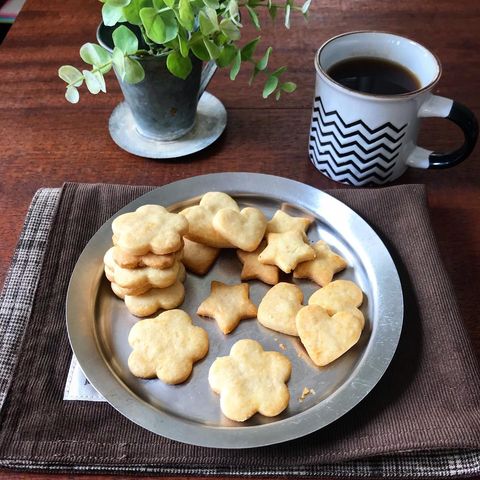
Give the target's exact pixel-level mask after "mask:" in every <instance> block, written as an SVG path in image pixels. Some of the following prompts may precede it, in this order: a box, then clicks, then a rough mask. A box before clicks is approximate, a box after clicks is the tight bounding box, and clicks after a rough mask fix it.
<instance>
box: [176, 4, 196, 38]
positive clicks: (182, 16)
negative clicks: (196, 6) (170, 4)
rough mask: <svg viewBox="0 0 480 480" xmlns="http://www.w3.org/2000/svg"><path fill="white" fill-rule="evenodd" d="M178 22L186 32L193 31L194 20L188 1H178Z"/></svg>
mask: <svg viewBox="0 0 480 480" xmlns="http://www.w3.org/2000/svg"><path fill="white" fill-rule="evenodd" d="M178 20H179V22H180V24H181V25H182V26H183V27H185V28H186V29H187V30H189V31H192V30H193V26H194V20H195V18H194V15H193V10H192V7H191V5H190V2H189V0H180V3H179V5H178Z"/></svg>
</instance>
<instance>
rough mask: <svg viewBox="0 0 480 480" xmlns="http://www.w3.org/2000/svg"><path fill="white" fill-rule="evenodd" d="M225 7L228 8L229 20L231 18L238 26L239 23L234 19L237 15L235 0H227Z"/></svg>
mask: <svg viewBox="0 0 480 480" xmlns="http://www.w3.org/2000/svg"><path fill="white" fill-rule="evenodd" d="M227 9H228V13H229V14H230V20H232V21H233V22H234V23H237V24H238V25H239V26H240V23H239V22H236V21H235V20H236V19H237V18H238V17H239V14H238V2H237V0H230V1H229V2H228V8H227Z"/></svg>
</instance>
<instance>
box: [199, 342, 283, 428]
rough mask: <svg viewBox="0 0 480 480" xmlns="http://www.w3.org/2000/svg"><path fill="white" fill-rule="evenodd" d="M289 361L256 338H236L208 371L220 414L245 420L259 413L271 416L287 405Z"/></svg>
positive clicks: (236, 419)
mask: <svg viewBox="0 0 480 480" xmlns="http://www.w3.org/2000/svg"><path fill="white" fill-rule="evenodd" d="M291 371H292V365H291V363H290V360H289V359H288V358H287V357H286V356H285V355H282V354H281V353H279V352H265V351H264V350H263V347H262V346H261V345H260V344H259V343H258V342H256V341H255V340H249V339H244V340H239V341H238V342H237V343H235V344H234V345H233V347H232V349H231V350H230V355H229V356H227V357H218V358H217V359H216V360H215V361H214V362H213V364H212V366H211V367H210V370H209V372H208V382H209V384H210V387H211V388H212V390H213V391H214V392H215V393H218V394H219V395H220V408H221V410H222V412H223V414H224V415H225V416H226V417H227V418H229V419H231V420H234V421H237V422H244V421H245V420H247V419H249V418H250V417H252V416H253V415H255V413H257V412H259V413H260V414H262V415H265V416H267V417H274V416H276V415H278V414H280V413H281V412H283V410H285V409H286V408H287V406H288V402H289V399H290V393H289V391H288V387H287V385H286V382H287V381H288V379H289V378H290V374H291Z"/></svg>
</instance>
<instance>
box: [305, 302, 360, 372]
mask: <svg viewBox="0 0 480 480" xmlns="http://www.w3.org/2000/svg"><path fill="white" fill-rule="evenodd" d="M296 323H297V330H298V335H299V336H300V340H301V341H302V343H303V345H304V346H305V349H306V350H307V353H308V355H309V357H310V358H311V359H312V361H313V362H314V363H315V365H318V366H319V367H323V366H325V365H328V364H329V363H331V362H333V361H334V360H336V359H337V358H339V357H340V356H342V355H343V354H344V353H345V352H347V351H348V350H349V349H350V348H352V347H353V346H354V345H355V344H356V343H357V342H358V340H359V338H360V335H361V333H362V328H363V325H362V322H361V321H360V319H359V318H358V317H357V316H356V315H355V314H354V313H353V312H352V311H340V312H338V313H336V314H335V315H333V316H330V315H329V314H328V312H327V311H326V310H325V309H324V308H322V307H321V306H320V305H308V306H306V307H303V308H301V309H300V310H299V311H298V313H297V317H296Z"/></svg>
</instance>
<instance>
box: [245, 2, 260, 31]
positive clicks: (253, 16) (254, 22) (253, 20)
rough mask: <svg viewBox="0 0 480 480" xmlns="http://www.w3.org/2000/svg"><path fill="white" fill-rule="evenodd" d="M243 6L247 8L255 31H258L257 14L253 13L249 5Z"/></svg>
mask: <svg viewBox="0 0 480 480" xmlns="http://www.w3.org/2000/svg"><path fill="white" fill-rule="evenodd" d="M245 6H246V7H247V10H248V14H249V15H250V20H251V21H252V23H253V24H254V25H255V28H256V29H257V30H260V21H259V20H258V15H257V12H255V10H254V9H253V8H252V7H250V6H249V5H245Z"/></svg>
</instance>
